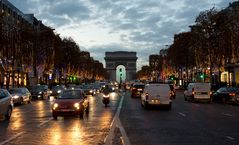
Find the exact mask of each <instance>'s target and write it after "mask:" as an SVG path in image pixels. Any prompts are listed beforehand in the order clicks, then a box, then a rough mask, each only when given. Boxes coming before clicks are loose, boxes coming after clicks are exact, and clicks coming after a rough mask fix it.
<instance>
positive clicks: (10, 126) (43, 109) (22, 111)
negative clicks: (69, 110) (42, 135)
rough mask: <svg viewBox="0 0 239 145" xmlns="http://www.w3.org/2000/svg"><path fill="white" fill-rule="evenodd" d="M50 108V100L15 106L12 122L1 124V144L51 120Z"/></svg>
mask: <svg viewBox="0 0 239 145" xmlns="http://www.w3.org/2000/svg"><path fill="white" fill-rule="evenodd" d="M50 106H51V105H50V102H49V101H48V100H37V101H32V103H30V104H24V105H16V106H14V109H13V112H12V116H11V118H10V120H4V121H1V122H0V136H1V138H0V142H1V141H4V140H6V139H8V138H11V137H12V136H16V135H18V134H21V133H22V132H24V131H27V130H29V129H32V127H34V126H35V125H36V124H40V123H42V122H44V121H45V120H46V119H49V117H50V116H51V115H50V112H51V110H50Z"/></svg>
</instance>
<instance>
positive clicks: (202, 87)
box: [184, 82, 212, 103]
mask: <svg viewBox="0 0 239 145" xmlns="http://www.w3.org/2000/svg"><path fill="white" fill-rule="evenodd" d="M211 94H212V93H211V86H210V83H200V82H199V83H189V84H188V87H187V89H186V90H185V91H184V100H185V101H187V100H190V101H196V100H197V101H201V100H206V101H208V102H209V103H210V102H211V100H212V99H211Z"/></svg>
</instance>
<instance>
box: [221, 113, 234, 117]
mask: <svg viewBox="0 0 239 145" xmlns="http://www.w3.org/2000/svg"><path fill="white" fill-rule="evenodd" d="M222 115H225V116H229V117H232V114H229V113H222Z"/></svg>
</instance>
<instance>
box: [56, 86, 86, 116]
mask: <svg viewBox="0 0 239 145" xmlns="http://www.w3.org/2000/svg"><path fill="white" fill-rule="evenodd" d="M84 112H86V113H89V101H88V98H87V97H86V96H85V95H84V92H83V90H81V89H74V90H72V89H67V90H63V92H62V93H61V94H60V95H59V97H58V98H57V99H56V100H55V101H54V103H53V105H52V116H53V118H54V119H57V116H69V115H77V116H80V118H83V116H84Z"/></svg>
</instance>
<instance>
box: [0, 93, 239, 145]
mask: <svg viewBox="0 0 239 145" xmlns="http://www.w3.org/2000/svg"><path fill="white" fill-rule="evenodd" d="M121 95H122V96H121ZM122 97H123V98H122ZM101 98H102V94H98V95H96V96H89V99H90V113H89V115H88V116H86V115H85V116H84V119H80V118H79V117H59V118H58V120H53V118H52V115H51V101H50V100H36V101H32V103H31V104H25V105H21V106H16V107H15V108H14V111H13V114H12V117H11V119H10V121H7V120H5V121H0V145H3V144H7V145H13V144H20V145H32V144H34V145H35V144H39V145H40V144H41V145H42V144H51V145H55V144H56V145H58V144H62V145H63V144H67V145H70V144H72V145H73V144H80V145H81V144H82V145H101V144H104V143H105V140H106V138H107V136H108V135H109V133H110V132H111V133H112V122H113V120H115V119H114V116H115V114H117V113H116V112H118V111H117V110H119V106H120V109H121V110H120V112H119V120H120V121H119V122H120V125H121V126H119V128H120V130H118V134H114V136H117V137H119V138H121V139H119V140H118V141H119V142H118V143H116V142H113V144H129V145H130V144H131V145H238V144H239V132H238V130H239V125H238V124H239V106H238V105H229V104H218V103H211V104H208V103H203V102H196V103H191V102H186V101H184V99H183V92H182V91H177V96H176V99H175V100H173V106H172V110H170V111H169V110H166V109H163V108H150V109H148V110H144V109H143V108H141V106H140V99H139V98H131V97H130V92H126V93H119V94H117V93H113V94H112V95H111V103H110V105H109V107H107V108H105V107H104V104H102V101H101ZM121 98H122V99H123V102H122V104H121V103H120V101H121ZM121 105H122V106H121ZM122 129H123V131H125V132H122ZM113 132H114V133H116V131H114V130H113ZM125 139H127V140H128V141H126V140H125ZM121 141H122V142H121Z"/></svg>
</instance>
